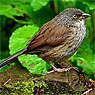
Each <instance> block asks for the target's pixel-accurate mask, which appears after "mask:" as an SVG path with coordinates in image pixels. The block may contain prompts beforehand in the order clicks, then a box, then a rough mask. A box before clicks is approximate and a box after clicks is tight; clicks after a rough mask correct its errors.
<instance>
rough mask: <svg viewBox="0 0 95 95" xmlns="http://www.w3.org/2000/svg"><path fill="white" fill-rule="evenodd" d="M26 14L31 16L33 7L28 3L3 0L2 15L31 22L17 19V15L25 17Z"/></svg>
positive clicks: (20, 21)
mask: <svg viewBox="0 0 95 95" xmlns="http://www.w3.org/2000/svg"><path fill="white" fill-rule="evenodd" d="M24 14H27V15H28V16H31V7H30V6H29V5H27V4H24V3H20V2H15V1H13V2H8V1H6V2H1V4H0V15H4V16H6V17H8V18H11V19H13V20H15V21H16V22H19V23H23V24H30V22H29V21H27V22H26V21H23V20H22V19H21V20H18V19H16V16H18V17H19V16H21V17H24Z"/></svg>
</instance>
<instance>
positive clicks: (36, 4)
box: [31, 0, 49, 11]
mask: <svg viewBox="0 0 95 95" xmlns="http://www.w3.org/2000/svg"><path fill="white" fill-rule="evenodd" d="M48 2H49V0H32V1H31V6H32V8H33V10H34V11H37V10H40V9H41V8H42V7H43V6H46V5H47V4H48Z"/></svg>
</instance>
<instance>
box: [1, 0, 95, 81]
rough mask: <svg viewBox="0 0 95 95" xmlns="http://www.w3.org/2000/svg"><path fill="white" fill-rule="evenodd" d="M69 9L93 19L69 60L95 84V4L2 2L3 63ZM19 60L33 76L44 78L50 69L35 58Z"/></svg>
mask: <svg viewBox="0 0 95 95" xmlns="http://www.w3.org/2000/svg"><path fill="white" fill-rule="evenodd" d="M66 8H78V9H81V10H82V11H84V12H86V13H88V14H90V15H91V17H89V18H88V19H87V20H86V27H87V35H86V37H85V39H84V41H83V43H82V44H81V46H80V48H79V49H78V50H77V52H76V53H75V54H74V55H73V56H72V57H71V58H70V59H69V60H70V61H71V63H72V64H73V66H78V67H79V68H81V69H83V71H84V72H85V74H86V76H87V77H88V78H92V79H94V80H95V0H0V59H1V60H3V59H4V58H6V57H8V56H9V55H10V54H13V53H15V52H17V51H18V50H20V49H22V48H24V46H25V45H26V43H27V42H28V40H29V38H31V37H32V35H33V34H34V33H35V32H36V31H37V30H38V29H39V28H40V27H41V26H42V25H43V24H45V23H46V22H48V21H49V20H51V19H52V18H53V17H54V16H55V15H57V14H58V13H60V12H61V11H63V10H64V9H66ZM18 59H19V61H20V63H21V64H22V65H23V66H24V67H26V68H27V69H28V70H29V71H30V72H31V73H33V74H43V73H44V72H45V71H47V70H48V68H49V66H48V65H47V64H46V63H45V62H44V61H43V60H42V59H40V58H38V57H37V56H36V55H28V56H25V55H22V56H20V57H19V58H18ZM8 66H9V65H7V66H5V67H4V68H2V69H1V70H0V71H3V70H5V69H6V68H7V67H8Z"/></svg>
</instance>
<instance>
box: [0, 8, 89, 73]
mask: <svg viewBox="0 0 95 95" xmlns="http://www.w3.org/2000/svg"><path fill="white" fill-rule="evenodd" d="M89 16H90V15H89V14H86V13H84V12H83V11H81V10H80V9H76V8H68V9H66V10H64V11H62V12H61V13H60V14H58V15H57V16H55V17H54V18H53V19H52V20H51V21H49V22H47V23H46V24H44V25H43V26H42V27H41V28H40V29H39V30H38V31H37V32H36V33H35V34H34V35H33V36H32V37H31V38H30V40H29V42H28V43H27V45H26V46H25V48H24V49H22V50H20V51H18V52H17V53H15V54H13V55H11V56H9V57H8V58H6V59H5V60H4V61H2V62H1V63H0V68H1V67H3V66H4V65H6V64H8V63H9V62H10V61H11V60H12V59H14V58H16V57H18V56H20V55H22V54H37V55H38V56H39V57H41V58H42V59H43V60H45V61H46V62H47V63H48V64H49V65H50V66H51V67H52V68H53V69H54V70H55V71H58V72H62V71H65V70H64V69H58V68H56V67H54V66H53V65H51V64H50V62H54V63H56V62H59V61H60V60H63V59H67V58H69V57H71V56H72V55H73V54H74V53H75V52H76V51H77V49H78V47H79V46H80V44H81V43H82V41H83V39H84V37H85V35H86V27H85V18H87V17H89ZM66 70H67V69H66Z"/></svg>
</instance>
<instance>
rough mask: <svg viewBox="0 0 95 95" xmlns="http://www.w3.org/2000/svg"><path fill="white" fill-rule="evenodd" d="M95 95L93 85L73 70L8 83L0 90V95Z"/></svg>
mask: <svg viewBox="0 0 95 95" xmlns="http://www.w3.org/2000/svg"><path fill="white" fill-rule="evenodd" d="M85 92H87V93H89V94H88V95H95V94H94V93H95V89H94V85H92V84H91V82H89V81H88V80H86V79H85V77H83V75H82V74H80V73H79V72H76V71H75V70H70V71H68V72H63V73H59V72H52V73H49V74H46V75H45V76H41V77H37V78H34V79H29V80H28V81H15V82H10V83H8V84H6V85H4V87H2V88H1V90H0V95H64V94H65V95H81V94H83V93H85ZM83 95H85V94H83Z"/></svg>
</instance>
